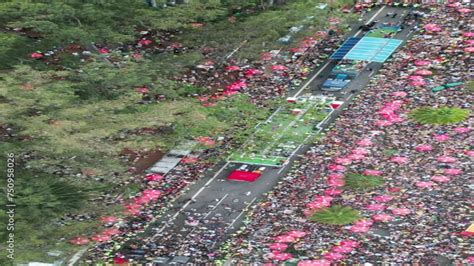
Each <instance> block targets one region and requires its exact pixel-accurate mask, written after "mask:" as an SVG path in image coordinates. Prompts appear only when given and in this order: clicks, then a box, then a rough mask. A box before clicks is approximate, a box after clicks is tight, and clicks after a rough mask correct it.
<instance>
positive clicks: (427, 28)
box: [423, 23, 441, 32]
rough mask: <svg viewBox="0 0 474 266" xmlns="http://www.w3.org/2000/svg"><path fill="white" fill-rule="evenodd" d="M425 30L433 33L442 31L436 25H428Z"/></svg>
mask: <svg viewBox="0 0 474 266" xmlns="http://www.w3.org/2000/svg"><path fill="white" fill-rule="evenodd" d="M423 28H424V29H425V30H426V31H431V32H438V31H441V27H440V26H438V25H437V24H434V23H430V24H426V25H425V26H424V27H423Z"/></svg>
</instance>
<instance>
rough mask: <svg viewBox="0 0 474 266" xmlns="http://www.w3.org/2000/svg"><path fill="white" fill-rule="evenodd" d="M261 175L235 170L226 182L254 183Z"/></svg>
mask: <svg viewBox="0 0 474 266" xmlns="http://www.w3.org/2000/svg"><path fill="white" fill-rule="evenodd" d="M261 175H262V174H260V173H255V172H246V171H239V170H235V171H232V173H230V175H229V176H228V177H227V179H228V180H235V181H244V182H254V181H255V180H257V179H258V178H259V177H260V176H261Z"/></svg>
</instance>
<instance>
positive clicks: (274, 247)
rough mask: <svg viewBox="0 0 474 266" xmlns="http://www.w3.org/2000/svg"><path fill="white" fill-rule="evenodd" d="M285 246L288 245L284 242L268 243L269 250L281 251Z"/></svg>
mask: <svg viewBox="0 0 474 266" xmlns="http://www.w3.org/2000/svg"><path fill="white" fill-rule="evenodd" d="M287 248H288V245H287V244H284V243H273V244H271V245H270V249H271V250H278V251H283V250H285V249H287Z"/></svg>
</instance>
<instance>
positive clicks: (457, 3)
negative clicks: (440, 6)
mask: <svg viewBox="0 0 474 266" xmlns="http://www.w3.org/2000/svg"><path fill="white" fill-rule="evenodd" d="M460 5H461V3H459V2H456V3H449V4H447V5H446V6H447V7H458V6H460Z"/></svg>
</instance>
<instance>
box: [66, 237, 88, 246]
mask: <svg viewBox="0 0 474 266" xmlns="http://www.w3.org/2000/svg"><path fill="white" fill-rule="evenodd" d="M69 243H71V244H74V245H87V244H89V238H87V237H85V236H76V237H75V238H73V239H71V240H69Z"/></svg>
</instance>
